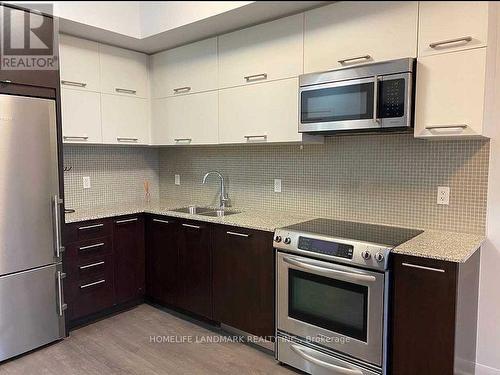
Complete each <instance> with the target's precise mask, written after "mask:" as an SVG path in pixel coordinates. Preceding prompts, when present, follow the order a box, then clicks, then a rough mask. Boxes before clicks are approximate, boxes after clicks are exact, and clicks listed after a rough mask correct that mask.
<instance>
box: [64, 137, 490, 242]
mask: <svg viewBox="0 0 500 375" xmlns="http://www.w3.org/2000/svg"><path fill="white" fill-rule="evenodd" d="M488 159H489V141H488V140H463V141H457V140H454V141H426V140H416V139H414V138H413V136H412V135H411V134H377V135H373V134H372V135H355V136H353V135H346V136H339V137H331V138H326V141H325V143H324V144H320V145H304V146H300V145H297V144H288V145H240V146H203V147H165V148H148V147H115V146H77V145H65V147H64V165H65V166H66V167H71V168H72V169H71V170H70V171H69V172H65V173H64V181H65V195H66V207H67V208H79V207H91V206H100V205H105V204H114V203H121V202H123V203H125V202H130V201H137V200H141V199H143V198H144V187H143V183H144V181H145V180H147V181H149V183H150V191H151V198H152V199H158V198H162V197H169V198H172V197H173V198H178V199H179V200H182V201H190V202H193V203H195V204H210V205H217V204H218V190H219V181H218V179H217V178H216V177H215V176H211V177H209V180H208V181H207V184H205V185H202V183H201V181H202V177H203V175H204V174H205V173H206V172H207V171H210V170H219V171H220V172H221V173H222V174H223V175H224V176H225V177H226V180H227V188H228V193H229V197H230V198H231V202H232V206H233V207H235V208H239V209H244V208H257V209H265V210H286V211H290V212H293V213H298V214H306V215H308V216H311V215H312V216H320V217H329V218H337V219H343V220H359V221H365V222H376V223H385V224H392V225H401V226H412V227H421V228H435V229H443V230H454V231H463V232H475V233H484V231H485V218H486V195H487V183H488ZM175 174H179V175H180V178H181V185H175V184H174V175H175ZM84 176H89V177H90V179H91V185H92V186H91V188H90V189H83V180H82V179H83V177H84ZM275 178H279V179H281V180H282V192H281V193H275V192H274V191H273V186H274V179H275ZM438 186H449V187H450V191H451V194H450V205H449V206H443V205H438V204H437V187H438Z"/></svg>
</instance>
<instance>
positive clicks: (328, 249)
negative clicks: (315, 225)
mask: <svg viewBox="0 0 500 375" xmlns="http://www.w3.org/2000/svg"><path fill="white" fill-rule="evenodd" d="M297 248H298V249H300V250H306V251H311V252H313V253H318V254H323V255H330V256H334V257H340V258H346V259H352V256H353V253H354V246H352V245H346V244H343V243H338V242H332V241H324V240H320V239H317V238H309V237H302V236H300V237H299V241H298V244H297Z"/></svg>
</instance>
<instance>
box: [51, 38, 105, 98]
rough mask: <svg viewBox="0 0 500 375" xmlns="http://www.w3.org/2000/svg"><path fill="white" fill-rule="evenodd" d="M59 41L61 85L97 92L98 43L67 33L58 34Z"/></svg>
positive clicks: (99, 87) (98, 79) (98, 77)
mask: <svg viewBox="0 0 500 375" xmlns="http://www.w3.org/2000/svg"><path fill="white" fill-rule="evenodd" d="M59 42H60V44H59V55H60V56H59V58H60V61H61V64H60V65H61V85H62V87H66V88H75V89H80V90H88V91H96V92H99V91H100V89H101V81H100V74H99V45H98V43H96V42H91V41H89V40H85V39H79V38H75V37H72V36H68V35H60V36H59Z"/></svg>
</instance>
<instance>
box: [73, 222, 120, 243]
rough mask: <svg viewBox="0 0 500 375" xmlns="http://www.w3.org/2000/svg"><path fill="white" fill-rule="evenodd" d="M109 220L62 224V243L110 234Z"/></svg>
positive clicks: (110, 225)
mask: <svg viewBox="0 0 500 375" xmlns="http://www.w3.org/2000/svg"><path fill="white" fill-rule="evenodd" d="M112 229H113V228H112V224H111V220H109V219H104V220H92V221H82V222H79V223H71V224H66V225H65V226H64V243H65V245H66V246H68V244H70V243H72V242H76V241H86V240H92V239H96V238H100V237H106V236H110V235H111V233H112Z"/></svg>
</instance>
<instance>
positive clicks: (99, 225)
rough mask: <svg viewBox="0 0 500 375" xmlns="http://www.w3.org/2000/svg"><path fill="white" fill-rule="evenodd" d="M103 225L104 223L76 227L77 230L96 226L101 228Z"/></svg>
mask: <svg viewBox="0 0 500 375" xmlns="http://www.w3.org/2000/svg"><path fill="white" fill-rule="evenodd" d="M103 226H104V224H94V225H87V226H85V227H80V228H78V230H87V229H96V228H101V227H103Z"/></svg>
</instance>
